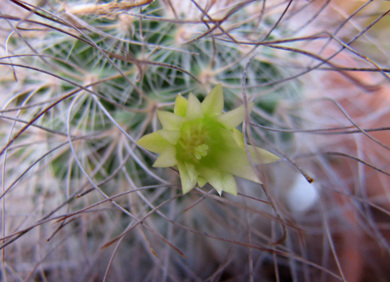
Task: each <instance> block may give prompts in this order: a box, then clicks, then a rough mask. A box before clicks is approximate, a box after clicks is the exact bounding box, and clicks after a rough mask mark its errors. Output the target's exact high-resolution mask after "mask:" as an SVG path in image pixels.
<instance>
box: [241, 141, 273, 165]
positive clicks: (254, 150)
mask: <svg viewBox="0 0 390 282" xmlns="http://www.w3.org/2000/svg"><path fill="white" fill-rule="evenodd" d="M248 148H249V152H250V153H251V156H252V158H253V162H254V163H255V164H268V163H273V162H276V161H277V160H279V159H280V158H279V157H278V156H276V155H274V154H272V153H271V152H268V151H267V150H264V149H261V148H259V147H256V146H252V145H248Z"/></svg>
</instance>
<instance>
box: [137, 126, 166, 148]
mask: <svg viewBox="0 0 390 282" xmlns="http://www.w3.org/2000/svg"><path fill="white" fill-rule="evenodd" d="M137 144H138V145H140V146H141V147H143V148H145V149H146V150H149V151H151V152H154V153H159V154H161V153H162V152H163V151H164V150H165V148H166V147H167V146H168V145H169V143H168V141H166V140H165V139H164V138H163V137H162V136H161V135H160V134H159V133H158V132H157V131H156V132H153V133H150V134H147V135H145V136H144V137H142V138H141V139H139V140H138V141H137Z"/></svg>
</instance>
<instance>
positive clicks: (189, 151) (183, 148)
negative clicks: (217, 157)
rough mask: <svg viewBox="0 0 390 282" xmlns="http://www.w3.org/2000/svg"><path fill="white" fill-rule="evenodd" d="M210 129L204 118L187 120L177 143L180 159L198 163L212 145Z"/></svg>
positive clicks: (177, 152) (178, 157)
mask: <svg viewBox="0 0 390 282" xmlns="http://www.w3.org/2000/svg"><path fill="white" fill-rule="evenodd" d="M208 143H209V129H208V127H207V126H206V124H205V122H204V120H203V119H198V120H194V121H187V122H185V123H184V124H183V125H182V128H181V131H180V138H179V140H178V142H177V145H176V149H177V150H176V154H177V156H176V157H177V159H178V160H183V161H190V162H192V163H198V162H199V160H201V159H202V158H203V157H205V156H207V154H208V152H209V148H210V146H209V145H208Z"/></svg>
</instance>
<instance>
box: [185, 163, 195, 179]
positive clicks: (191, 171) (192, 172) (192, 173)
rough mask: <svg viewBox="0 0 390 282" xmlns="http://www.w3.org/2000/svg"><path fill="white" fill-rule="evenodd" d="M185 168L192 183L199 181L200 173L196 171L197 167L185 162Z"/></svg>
mask: <svg viewBox="0 0 390 282" xmlns="http://www.w3.org/2000/svg"><path fill="white" fill-rule="evenodd" d="M185 166H186V169H187V172H188V176H189V177H190V180H191V181H197V180H198V172H197V171H196V169H195V166H194V165H193V164H191V163H189V162H185Z"/></svg>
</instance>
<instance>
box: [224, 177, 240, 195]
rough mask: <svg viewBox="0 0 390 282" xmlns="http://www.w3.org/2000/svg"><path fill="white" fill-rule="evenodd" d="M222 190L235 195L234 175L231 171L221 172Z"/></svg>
mask: <svg viewBox="0 0 390 282" xmlns="http://www.w3.org/2000/svg"><path fill="white" fill-rule="evenodd" d="M222 184H223V191H225V192H227V193H230V194H232V195H234V196H237V184H236V180H235V179H234V176H233V175H232V174H231V173H227V172H223V173H222Z"/></svg>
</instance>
